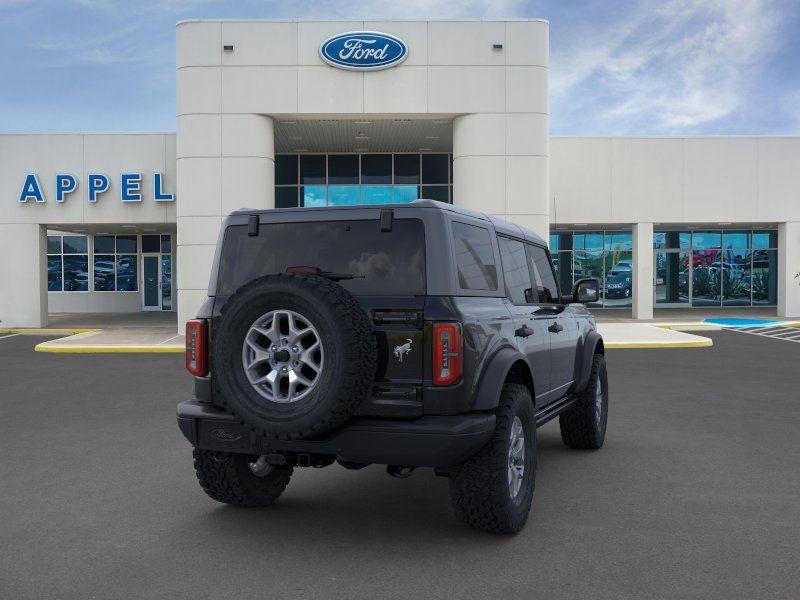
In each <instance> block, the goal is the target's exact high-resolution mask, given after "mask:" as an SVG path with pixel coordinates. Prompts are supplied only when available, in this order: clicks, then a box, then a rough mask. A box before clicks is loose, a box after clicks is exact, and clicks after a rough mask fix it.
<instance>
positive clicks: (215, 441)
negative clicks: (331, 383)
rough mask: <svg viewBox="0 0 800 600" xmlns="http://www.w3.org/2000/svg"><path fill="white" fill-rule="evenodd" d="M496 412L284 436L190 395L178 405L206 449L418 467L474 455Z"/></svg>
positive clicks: (187, 428) (188, 431)
mask: <svg viewBox="0 0 800 600" xmlns="http://www.w3.org/2000/svg"><path fill="white" fill-rule="evenodd" d="M494 425H495V416H494V414H491V413H473V414H469V415H458V416H424V417H419V418H417V419H413V420H391V419H368V418H364V419H352V420H350V421H348V422H347V423H345V424H344V425H343V426H341V427H339V428H338V429H335V430H333V431H330V432H328V433H325V434H323V435H320V436H316V437H315V438H313V439H306V440H295V441H282V440H274V439H270V438H264V437H261V436H258V435H256V434H254V433H253V432H252V431H250V429H249V428H248V427H246V426H244V425H242V424H240V423H239V421H238V420H237V419H236V417H234V416H233V415H231V414H229V413H227V412H225V411H223V410H221V409H220V408H218V407H216V406H213V405H211V404H204V403H202V402H198V401H196V400H189V401H187V402H182V403H181V404H179V405H178V426H179V427H180V430H181V432H183V435H184V436H186V439H187V440H189V442H191V443H192V445H194V446H196V447H197V448H200V449H202V450H221V451H226V452H239V453H243V454H269V453H272V452H295V453H299V454H312V455H327V456H335V457H336V458H338V459H339V460H345V461H351V462H358V463H375V464H386V465H408V466H415V467H447V466H450V465H454V464H457V463H459V462H461V461H463V460H465V459H466V458H469V457H470V456H472V455H473V454H474V453H475V452H477V451H478V450H480V449H481V448H482V447H483V446H484V445H485V444H486V443H487V442H488V441H489V438H490V437H491V435H492V432H493V431H494Z"/></svg>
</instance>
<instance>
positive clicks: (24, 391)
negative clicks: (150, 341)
mask: <svg viewBox="0 0 800 600" xmlns="http://www.w3.org/2000/svg"><path fill="white" fill-rule="evenodd" d="M704 335H706V334H704ZM708 336H709V337H711V338H713V340H714V344H715V345H714V347H713V348H699V349H682V350H677V349H667V350H613V351H609V353H608V362H609V376H610V385H611V394H612V395H611V401H612V404H611V415H610V422H609V429H608V436H607V439H606V446H605V448H604V449H602V450H601V451H599V452H595V453H586V452H580V451H575V450H569V449H567V448H566V447H564V446H563V445H562V444H561V441H560V438H559V435H558V427H557V424H555V423H551V424H549V425H547V426H545V427H544V428H543V429H542V430H540V447H539V452H540V454H539V471H538V476H537V487H536V497H535V499H534V512H533V516H532V520H530V521H529V523H528V526H527V528H526V529H525V530H524V531H523V532H522V533H521V534H519V535H517V536H515V537H504V536H497V535H490V534H486V533H480V532H476V531H472V530H470V529H467V528H465V527H463V526H461V525H460V524H458V523H456V522H455V521H454V520H453V519H452V518H451V515H450V506H449V501H448V494H447V482H446V480H444V479H440V478H436V477H434V476H433V473H432V472H431V471H424V470H423V471H418V472H416V473H415V474H414V475H413V476H412V477H411V478H410V479H407V480H402V481H401V480H396V479H391V478H389V477H387V476H386V475H385V473H384V471H383V469H382V468H381V467H377V466H376V467H369V468H367V469H364V470H362V471H355V472H351V471H346V470H344V469H342V468H340V467H338V466H332V467H329V468H326V469H321V470H316V469H301V470H297V471H296V472H295V476H294V478H293V480H292V482H291V483H290V485H289V488H288V489H287V492H286V493H285V494H284V495H283V496H282V497H281V499H280V500H279V501H278V503H277V504H276V505H275V506H273V507H270V508H267V509H240V508H232V507H226V506H222V505H219V504H216V503H214V502H213V501H211V500H210V499H208V498H207V497H206V496H205V495H204V494H203V493H202V491H201V490H200V488H199V486H198V485H197V484H196V481H195V478H194V473H193V470H192V464H191V451H190V447H189V445H188V444H187V443H186V442H185V440H184V439H183V438H182V436H181V435H180V433H179V432H178V430H177V427H176V425H175V418H174V412H175V405H176V404H177V403H178V402H179V401H181V400H183V399H184V398H186V397H187V396H188V395H189V392H190V379H189V377H188V375H187V374H185V372H184V370H183V367H182V360H183V358H182V356H180V355H56V354H42V353H35V352H33V351H32V349H33V346H34V345H35V343H37V342H39V341H41V340H42V338H36V337H28V336H16V337H11V338H6V339H0V408H1V409H2V416H3V418H2V421H0V437H1V439H2V444H1V445H0V447H1V448H2V453H3V458H2V461H1V462H0V484H1V485H0V545H1V547H2V552H0V598H9V599H12V598H13V599H22V598H65V599H66V598H76V599H78V598H79V599H87V598H103V599H107V598H108V599H110V598H169V599H175V598H189V597H191V598H215V599H219V598H255V597H259V598H325V599H334V598H343V599H344V598H346V599H354V598H369V599H377V598H397V599H405V598H414V599H415V600H419V599H422V598H504V599H505V598H526V599H527V598H533V597H542V598H593V599H600V598H609V599H615V600H616V599H621V598H637V599H640V598H703V599H707V598H725V599H731V598H747V599H753V598H796V597H797V593H798V592H797V590H798V589H800V574H799V571H798V564H800V433H799V432H800V391H798V390H799V389H800V386H798V372H799V367H800V344H794V343H789V342H786V341H781V340H775V339H769V338H764V337H759V336H754V335H744V334H737V333H733V332H726V331H723V332H718V333H711V334H708Z"/></svg>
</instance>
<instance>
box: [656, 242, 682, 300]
mask: <svg viewBox="0 0 800 600" xmlns="http://www.w3.org/2000/svg"><path fill="white" fill-rule="evenodd" d="M655 280H656V281H655V294H656V304H678V305H684V306H688V305H689V252H656V253H655Z"/></svg>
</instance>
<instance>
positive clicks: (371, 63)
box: [319, 31, 408, 71]
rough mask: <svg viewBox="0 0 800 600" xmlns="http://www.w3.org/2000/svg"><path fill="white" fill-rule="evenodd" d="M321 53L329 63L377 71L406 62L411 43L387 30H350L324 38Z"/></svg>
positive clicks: (354, 68)
mask: <svg viewBox="0 0 800 600" xmlns="http://www.w3.org/2000/svg"><path fill="white" fill-rule="evenodd" d="M319 54H320V56H321V57H322V60H324V61H325V62H326V63H328V64H329V65H332V66H334V67H338V68H340V69H350V70H353V71H377V70H378V69H387V68H389V67H394V66H395V65H398V64H400V63H401V62H403V61H404V60H405V59H406V56H407V55H408V46H406V43H405V42H404V41H403V40H401V39H400V38H398V37H395V36H393V35H390V34H388V33H379V32H377V31H349V32H347V33H340V34H339V35H336V36H333V37H332V38H328V39H327V40H325V41H324V42H322V45H321V46H320V47H319Z"/></svg>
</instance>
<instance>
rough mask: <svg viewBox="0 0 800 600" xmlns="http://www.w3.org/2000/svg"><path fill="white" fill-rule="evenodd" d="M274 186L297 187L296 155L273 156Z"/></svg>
mask: <svg viewBox="0 0 800 600" xmlns="http://www.w3.org/2000/svg"><path fill="white" fill-rule="evenodd" d="M275 185H297V155H296V154H277V155H276V156H275Z"/></svg>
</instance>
